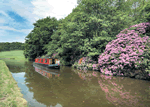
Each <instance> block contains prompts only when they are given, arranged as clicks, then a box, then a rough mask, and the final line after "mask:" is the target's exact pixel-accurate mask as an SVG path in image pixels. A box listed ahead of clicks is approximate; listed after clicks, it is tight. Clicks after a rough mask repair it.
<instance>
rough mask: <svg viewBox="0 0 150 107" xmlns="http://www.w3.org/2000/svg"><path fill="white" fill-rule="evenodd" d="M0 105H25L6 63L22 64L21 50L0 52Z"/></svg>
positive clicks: (23, 61) (3, 106)
mask: <svg viewBox="0 0 150 107" xmlns="http://www.w3.org/2000/svg"><path fill="white" fill-rule="evenodd" d="M0 59H2V60H0V107H27V106H28V105H27V101H26V100H25V99H24V98H23V94H21V92H20V88H19V87H18V85H17V82H16V81H15V80H14V78H13V77H12V74H11V72H10V71H9V69H8V67H7V66H6V63H7V65H10V66H14V67H17V66H21V65H22V66H24V63H25V61H28V60H27V59H25V58H24V55H23V50H15V51H5V52H0Z"/></svg>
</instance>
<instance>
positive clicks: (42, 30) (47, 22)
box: [24, 17, 58, 60]
mask: <svg viewBox="0 0 150 107" xmlns="http://www.w3.org/2000/svg"><path fill="white" fill-rule="evenodd" d="M33 25H34V29H33V30H32V32H30V33H29V34H28V36H26V42H25V45H24V46H25V50H24V55H25V57H26V58H28V59H29V60H34V59H35V58H36V57H37V56H42V55H44V54H46V53H47V51H46V50H45V47H44V46H45V45H46V44H48V43H49V42H50V41H52V39H51V35H52V34H53V32H55V31H56V30H57V26H58V22H57V19H56V18H54V17H53V18H50V17H47V18H44V19H39V20H38V21H36V23H34V24H33Z"/></svg>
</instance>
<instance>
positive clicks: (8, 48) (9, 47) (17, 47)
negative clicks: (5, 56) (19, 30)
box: [0, 42, 24, 51]
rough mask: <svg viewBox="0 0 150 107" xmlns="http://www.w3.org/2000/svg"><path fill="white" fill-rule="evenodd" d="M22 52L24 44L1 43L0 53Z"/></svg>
mask: <svg viewBox="0 0 150 107" xmlns="http://www.w3.org/2000/svg"><path fill="white" fill-rule="evenodd" d="M11 50H24V43H21V42H12V43H9V42H1V43H0V51H11Z"/></svg>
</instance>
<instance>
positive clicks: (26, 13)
mask: <svg viewBox="0 0 150 107" xmlns="http://www.w3.org/2000/svg"><path fill="white" fill-rule="evenodd" d="M76 6H77V0H0V42H10V43H11V42H22V43H24V42H25V37H26V36H27V35H28V34H29V33H30V32H31V30H33V28H34V26H33V23H35V22H36V21H37V20H39V19H42V18H46V17H48V16H50V17H55V18H57V19H58V20H59V19H61V18H65V17H66V16H67V15H68V14H70V13H71V12H72V9H73V8H75V7H76Z"/></svg>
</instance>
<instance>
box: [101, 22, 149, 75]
mask: <svg viewBox="0 0 150 107" xmlns="http://www.w3.org/2000/svg"><path fill="white" fill-rule="evenodd" d="M148 26H150V23H140V24H138V25H133V26H130V27H129V29H124V30H123V31H121V32H120V33H119V34H118V35H117V36H116V37H117V39H115V40H113V41H111V42H109V43H108V44H107V45H106V49H105V52H104V53H102V54H101V55H100V56H99V58H98V64H99V67H100V71H101V72H102V73H104V74H109V75H124V74H126V73H128V72H129V71H131V72H132V71H134V70H138V69H140V70H144V71H145V70H147V72H149V71H150V54H149V53H150V48H149V46H148V43H149V42H150V39H149V37H148V36H146V35H144V34H146V31H145V28H146V27H148ZM148 50H149V51H148ZM149 73H150V72H149Z"/></svg>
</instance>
